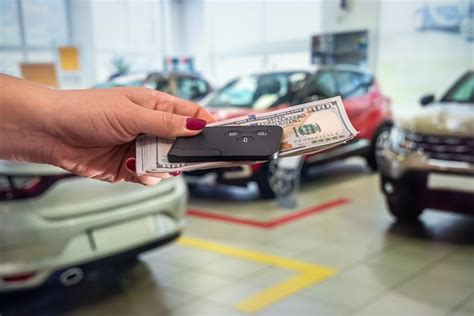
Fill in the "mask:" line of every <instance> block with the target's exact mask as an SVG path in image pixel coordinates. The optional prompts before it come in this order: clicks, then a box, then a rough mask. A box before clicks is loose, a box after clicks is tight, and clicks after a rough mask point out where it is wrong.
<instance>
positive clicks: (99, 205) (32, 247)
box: [0, 161, 187, 292]
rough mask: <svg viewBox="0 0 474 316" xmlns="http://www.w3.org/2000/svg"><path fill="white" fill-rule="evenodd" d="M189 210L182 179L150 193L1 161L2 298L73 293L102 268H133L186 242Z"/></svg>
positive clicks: (129, 185) (164, 183) (149, 189)
mask: <svg viewBox="0 0 474 316" xmlns="http://www.w3.org/2000/svg"><path fill="white" fill-rule="evenodd" d="M186 204H187V187H186V184H185V182H184V180H183V179H182V177H176V178H172V179H167V180H166V181H162V182H161V183H159V185H157V186H156V187H145V186H142V185H138V184H132V183H125V182H123V183H116V184H111V183H106V182H102V181H99V180H93V179H88V178H82V177H77V176H73V175H72V174H70V173H67V172H66V171H64V170H62V169H59V168H56V167H52V166H49V165H41V164H26V163H16V162H8V161H0V292H11V291H16V290H25V289H31V288H36V287H39V286H41V285H44V284H46V283H52V282H54V283H57V282H60V283H61V284H63V285H65V286H71V285H74V284H76V283H78V282H80V281H81V279H82V278H83V277H84V274H85V273H87V271H88V270H89V268H91V267H92V266H94V265H97V264H103V263H104V262H106V263H107V264H109V263H118V262H133V260H136V257H137V255H138V254H140V253H141V252H144V251H147V250H150V249H153V248H156V247H158V246H161V245H164V244H167V243H170V242H172V241H173V240H175V239H176V238H177V237H178V236H179V235H180V233H181V231H182V229H183V227H184V223H185V221H184V215H185V209H186Z"/></svg>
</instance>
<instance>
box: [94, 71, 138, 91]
mask: <svg viewBox="0 0 474 316" xmlns="http://www.w3.org/2000/svg"><path fill="white" fill-rule="evenodd" d="M145 78H146V76H145V75H143V74H130V75H124V76H120V77H117V78H114V79H112V80H110V81H107V82H103V83H99V84H97V85H95V88H113V87H140V86H142V85H143V83H144V81H145Z"/></svg>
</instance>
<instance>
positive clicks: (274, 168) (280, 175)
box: [268, 160, 300, 196]
mask: <svg viewBox="0 0 474 316" xmlns="http://www.w3.org/2000/svg"><path fill="white" fill-rule="evenodd" d="M299 172H300V168H298V169H296V170H290V169H284V168H279V167H278V163H277V161H276V160H272V161H270V162H269V163H268V184H269V186H270V188H271V189H272V191H273V192H274V193H275V195H277V196H281V195H287V194H289V193H290V192H292V191H293V190H294V189H295V186H296V183H297V180H298V174H299Z"/></svg>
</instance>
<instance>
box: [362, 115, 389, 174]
mask: <svg viewBox="0 0 474 316" xmlns="http://www.w3.org/2000/svg"><path fill="white" fill-rule="evenodd" d="M391 129H392V126H391V125H388V124H386V125H382V126H381V127H380V128H379V129H378V130H377V132H376V133H375V136H374V138H373V140H372V143H371V144H370V150H369V153H368V154H367V156H366V158H365V159H366V161H367V164H368V165H369V167H370V169H372V170H373V171H377V170H378V163H377V161H378V160H380V157H381V156H382V153H383V150H384V148H386V147H387V146H388V143H389V141H390V130H391Z"/></svg>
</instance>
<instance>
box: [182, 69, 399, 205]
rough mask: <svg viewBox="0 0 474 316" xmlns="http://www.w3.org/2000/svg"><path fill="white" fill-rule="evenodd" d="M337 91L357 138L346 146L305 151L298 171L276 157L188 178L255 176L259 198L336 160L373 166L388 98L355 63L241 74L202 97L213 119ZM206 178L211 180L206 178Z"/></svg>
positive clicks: (243, 181)
mask: <svg viewBox="0 0 474 316" xmlns="http://www.w3.org/2000/svg"><path fill="white" fill-rule="evenodd" d="M337 95H341V96H342V98H343V101H344V105H345V108H346V110H347V113H348V115H349V118H350V120H351V121H352V123H353V125H354V127H355V128H356V129H357V130H358V131H359V134H358V135H357V137H356V139H354V140H353V141H351V142H349V143H348V144H347V145H343V146H339V147H337V148H335V149H333V150H328V151H326V152H324V153H319V154H315V155H307V156H304V157H303V158H302V160H301V161H300V162H299V163H298V162H293V164H294V165H296V166H297V167H296V169H297V170H296V172H294V171H292V172H286V171H285V170H286V169H288V168H282V167H281V164H280V162H279V160H273V161H270V162H268V163H261V164H254V165H251V166H239V167H232V168H226V169H211V170H200V171H193V172H188V173H186V174H185V175H186V179H187V181H188V182H189V183H191V184H195V183H200V182H204V181H214V182H217V183H224V184H232V185H244V186H245V185H247V184H248V183H249V182H250V181H255V182H256V183H257V185H258V187H259V190H260V195H261V196H262V197H263V198H268V199H270V198H274V197H275V196H276V195H285V194H286V193H287V192H290V191H291V190H292V189H293V188H294V187H295V185H296V183H297V182H298V181H299V180H298V179H299V178H300V177H301V175H302V174H303V175H304V173H305V171H306V169H308V168H310V167H311V166H314V165H317V164H321V163H324V162H327V161H331V160H334V159H342V158H346V157H349V156H354V155H360V156H363V157H365V159H366V160H367V162H368V164H369V166H370V167H371V168H373V169H377V162H376V160H375V144H376V141H375V140H376V139H377V137H378V136H379V135H380V134H382V133H383V131H385V130H387V129H390V127H391V124H392V118H391V111H390V99H389V98H388V97H386V96H385V95H384V94H382V92H381V91H380V88H379V86H378V84H377V82H376V80H375V78H374V76H373V75H372V74H370V73H369V72H367V71H364V70H362V69H360V68H359V67H356V66H348V65H333V66H321V67H319V68H318V69H317V71H315V72H313V73H309V72H306V71H290V72H270V73H264V74H256V75H250V76H243V77H240V78H238V79H235V80H232V81H231V82H230V83H228V84H227V85H225V86H224V87H223V88H222V89H219V90H217V91H215V92H214V93H212V94H210V95H209V96H208V97H206V98H205V99H203V101H202V105H204V106H205V107H207V108H209V110H210V111H211V112H212V113H213V114H214V115H215V116H216V118H217V119H227V118H231V117H236V116H241V115H247V114H250V113H252V112H262V111H268V110H275V109H279V108H285V107H288V106H291V105H294V104H299V103H305V102H310V101H314V100H318V99H324V98H329V97H333V96H337ZM208 179H209V180H208Z"/></svg>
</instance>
